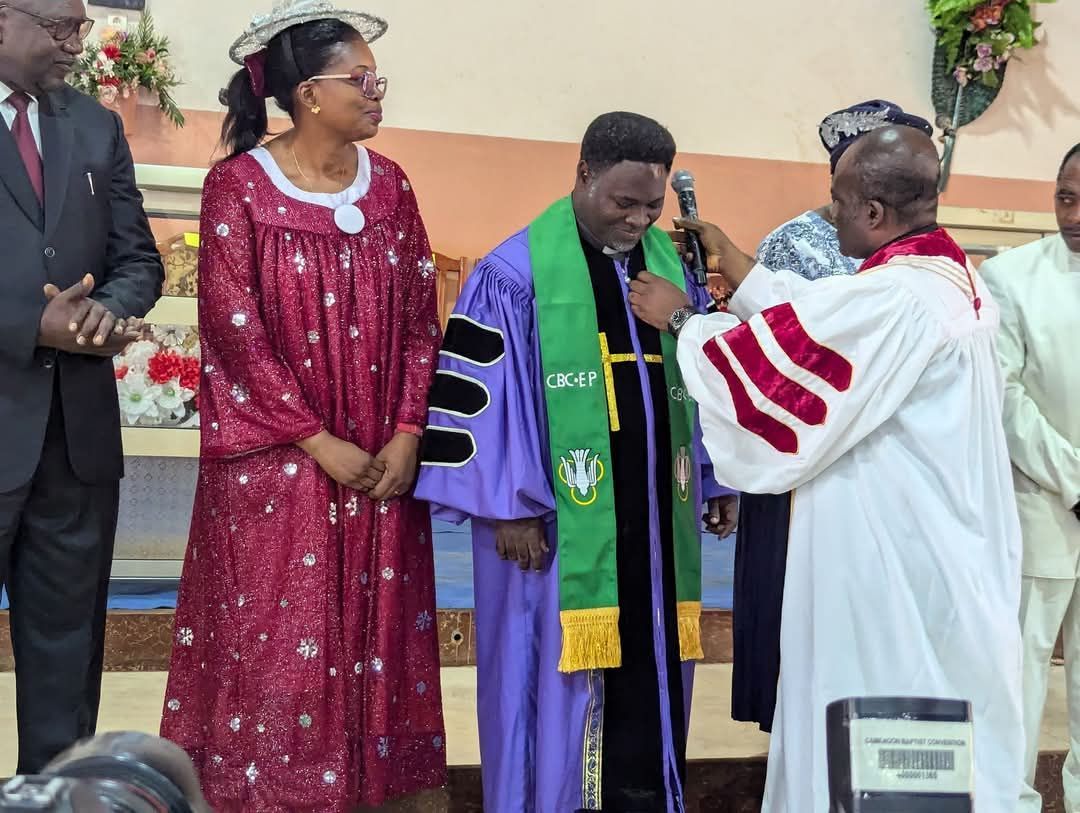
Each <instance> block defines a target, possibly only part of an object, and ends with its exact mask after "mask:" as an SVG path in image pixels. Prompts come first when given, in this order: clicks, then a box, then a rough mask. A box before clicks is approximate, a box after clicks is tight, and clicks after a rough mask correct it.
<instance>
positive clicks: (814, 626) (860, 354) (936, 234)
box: [631, 127, 1023, 813]
mask: <svg viewBox="0 0 1080 813" xmlns="http://www.w3.org/2000/svg"><path fill="white" fill-rule="evenodd" d="M937 178H938V164H937V154H936V151H935V150H934V146H933V142H932V141H931V140H930V138H929V137H928V136H926V135H925V134H923V133H920V132H917V131H916V130H913V129H911V128H907V127H887V128H882V129H880V130H876V131H875V132H873V133H870V134H868V135H866V136H864V137H863V138H862V139H860V140H859V141H858V142H857V143H856V144H855V145H854V146H853V147H852V148H851V149H850V150H848V152H847V153H846V154H845V155H844V157H843V158H842V159H841V161H840V164H839V165H838V167H837V171H836V174H835V176H834V179H833V215H834V219H835V222H836V226H837V229H838V232H839V238H840V244H841V249H842V251H843V252H844V254H846V255H848V256H853V257H869V259H867V260H866V261H865V262H864V264H863V266H862V268H861V271H860V273H859V274H857V275H856V276H854V277H834V278H830V279H826V280H818V281H814V282H808V281H806V280H803V279H801V278H800V277H798V276H796V275H795V274H792V273H790V272H788V271H785V270H782V269H779V270H777V271H776V272H775V273H770V271H769V269H766V268H763V267H760V266H755V264H754V260H753V259H751V258H750V257H748V256H746V255H745V254H743V253H742V252H741V251H739V250H738V249H736V248H735V247H734V246H733V245H732V244H731V243H730V241H729V240H728V239H727V237H726V236H724V235H723V233H722V232H721V231H720V230H719V229H717V228H716V227H715V226H710V225H707V224H701V223H696V222H681V221H680V222H677V225H679V226H681V227H683V228H686V229H688V230H691V231H695V232H698V233H699V235H700V237H701V239H702V242H703V245H704V248H705V251H706V253H707V255H708V257H709V265H710V270H712V271H713V272H719V273H721V274H723V275H724V277H725V279H726V281H727V282H728V284H729V285H730V286H731V287H732V288H733V289H736V293H735V295H734V297H733V298H732V300H731V303H730V311H731V312H730V313H727V314H715V315H711V316H706V315H688V314H687V312H686V311H685V310H684V309H683V306H685V305H686V300H685V296H683V295H679V294H677V293H676V292H674V291H673V290H672V289H671V288H669V287H667V286H666V285H663V284H661V283H660V281H659V280H657V279H656V278H655V277H652V276H639V277H638V281H636V282H635V284H634V286H633V287H634V289H635V290H634V293H633V294H632V295H631V302H632V303H633V306H634V309H635V312H636V313H637V314H638V315H639V316H640V317H641V318H643V319H644V320H646V321H648V322H650V323H652V324H654V325H656V324H668V325H669V329H672V330H673V332H676V333H678V335H679V362H680V366H681V367H682V371H683V376H684V377H685V380H686V385H687V388H688V390H689V391H690V394H691V395H692V396H693V397H694V398H695V400H697V402H698V404H699V406H700V415H701V423H702V428H703V430H704V433H705V444H706V447H707V448H708V451H709V455H710V457H711V459H712V461H713V463H714V465H715V467H716V473H717V477H719V478H720V479H721V480H723V481H724V482H726V483H729V484H730V485H731V486H732V487H733V488H736V489H739V490H740V491H749V492H754V493H780V492H784V491H788V490H794V491H795V497H794V504H793V507H792V520H791V533H790V543H789V551H788V562H787V573H788V575H787V582H786V585H785V590H784V606H783V618H782V630H781V660H782V662H783V669H782V670H781V674H780V686H779V699H778V703H777V710H776V720H775V723H774V729H773V737H772V742H771V746H770V751H769V774H768V780H767V783H766V791H765V803H764V807H763V810H764V811H765V812H766V813H825V811H827V810H828V809H829V786H828V774H827V755H826V728H825V710H826V707H827V706H828V704H829V703H831V702H833V701H835V700H839V699H843V698H849V697H868V696H870V697H888V696H900V697H931V698H950V699H960V700H967V701H969V702H970V703H971V706H972V713H973V719H974V730H975V754H974V759H975V780H974V784H975V787H974V792H975V796H976V798H977V800H978V801H977V804H976V810H977V811H978V813H1014V809H1015V806H1016V800H1017V798H1018V795H1019V792H1020V786H1021V783H1022V778H1023V765H1022V762H1023V742H1022V737H1023V732H1022V721H1021V707H1020V630H1019V624H1018V622H1017V613H1018V608H1019V603H1020V528H1019V523H1018V521H1017V516H1016V506H1015V501H1014V499H1013V495H1012V480H1011V476H1010V471H1009V457H1008V451H1007V449H1006V442H1005V434H1004V431H1003V429H1002V425H1001V414H1002V378H1001V371H1000V369H999V367H998V363H997V357H996V354H995V348H994V342H995V334H996V331H997V327H998V311H997V307H996V306H995V305H994V303H993V301H992V299H991V298H990V296H989V294H988V293H987V292H986V290H984V288H983V285H982V284H981V283H980V282H979V281H978V279H977V278H976V276H975V273H974V271H973V270H972V269H971V267H970V265H969V263H968V261H967V258H966V256H965V255H964V253H963V251H962V250H961V249H960V248H959V247H958V246H957V245H956V243H954V242H953V241H952V239H951V238H949V237H948V235H947V234H945V232H944V231H943V230H941V229H940V228H938V227H937V225H936V213H937Z"/></svg>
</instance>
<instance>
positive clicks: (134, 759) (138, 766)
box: [0, 733, 209, 813]
mask: <svg viewBox="0 0 1080 813" xmlns="http://www.w3.org/2000/svg"><path fill="white" fill-rule="evenodd" d="M38 811H45V812H46V813H69V811H70V813H206V812H207V811H209V807H207V806H206V802H205V801H204V800H203V798H202V794H201V791H200V790H199V785H198V779H197V777H196V774H195V769H194V766H192V764H191V760H190V759H189V758H188V757H187V755H186V754H185V753H184V752H183V751H182V750H181V749H180V748H179V747H178V746H176V745H173V744H172V743H170V742H167V741H166V740H162V739H159V738H157V737H151V736H149V735H145V734H133V733H120V734H106V735H103V736H101V737H97V738H94V739H92V740H88V741H87V742H85V743H80V744H79V745H76V746H75V747H74V748H72V749H71V750H69V751H67V752H66V753H65V754H63V755H61V756H60V757H58V758H57V759H56V760H54V761H53V762H51V763H49V765H48V766H47V767H46V768H45V770H44V771H43V772H42V773H41V774H39V775H36V776H16V777H15V778H14V779H11V780H9V781H8V782H7V783H6V784H5V785H4V786H3V787H2V788H0V813H38Z"/></svg>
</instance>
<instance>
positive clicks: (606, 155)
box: [581, 112, 675, 172]
mask: <svg viewBox="0 0 1080 813" xmlns="http://www.w3.org/2000/svg"><path fill="white" fill-rule="evenodd" d="M581 160H582V161H584V162H585V163H586V164H588V165H589V168H590V169H591V170H592V171H593V172H603V171H604V170H606V169H610V168H611V167H613V166H615V165H616V164H618V163H621V162H623V161H633V162H635V163H640V164H663V165H664V167H665V168H666V169H667V170H668V171H670V170H671V165H672V164H673V163H674V162H675V139H674V138H673V137H672V135H671V133H669V132H668V130H667V128H666V127H664V126H663V125H662V124H660V123H659V122H657V121H654V120H653V119H650V118H649V117H648V116H642V115H640V114H638V113H623V112H615V113H605V114H604V115H602V116H600V117H599V118H597V119H596V120H595V121H594V122H593V123H592V124H590V125H589V129H588V130H586V131H585V137H584V138H583V139H582V141H581Z"/></svg>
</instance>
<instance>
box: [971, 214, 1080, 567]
mask: <svg viewBox="0 0 1080 813" xmlns="http://www.w3.org/2000/svg"><path fill="white" fill-rule="evenodd" d="M979 272H980V274H981V275H982V277H983V279H985V280H986V283H987V285H988V286H989V287H990V289H991V291H992V292H993V295H994V298H995V299H996V300H997V302H998V306H999V307H1000V308H1001V331H1000V333H999V335H998V354H999V355H1000V357H1001V363H1002V365H1003V367H1004V368H1005V433H1006V435H1007V436H1008V440H1009V451H1010V453H1011V454H1012V462H1013V472H1014V477H1013V479H1014V480H1015V484H1016V503H1017V508H1018V509H1019V510H1020V524H1021V526H1022V527H1023V531H1024V575H1025V576H1032V577H1035V578H1043V579H1073V578H1076V577H1077V576H1080V521H1077V518H1076V517H1075V516H1074V515H1073V512H1072V510H1071V509H1072V507H1073V506H1074V505H1076V504H1077V503H1078V502H1080V373H1078V372H1077V369H1076V350H1075V343H1074V337H1075V335H1076V314H1077V312H1078V311H1080V255H1078V254H1074V253H1072V252H1070V251H1069V249H1068V247H1067V246H1066V245H1065V241H1064V240H1063V239H1062V238H1061V236H1060V235H1054V236H1053V237H1047V238H1044V239H1042V240H1039V241H1037V242H1035V243H1030V244H1029V245H1026V246H1022V247H1020V248H1014V249H1012V250H1011V251H1008V252H1006V253H1004V254H1002V255H1000V256H998V257H994V258H992V259H989V260H987V261H986V262H984V263H983V264H982V267H981V268H980V269H979Z"/></svg>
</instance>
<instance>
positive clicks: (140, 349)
mask: <svg viewBox="0 0 1080 813" xmlns="http://www.w3.org/2000/svg"><path fill="white" fill-rule="evenodd" d="M159 349H160V348H159V347H158V346H157V345H156V344H155V343H154V342H152V341H149V340H147V339H143V340H142V341H138V342H134V343H132V344H131V345H130V346H129V347H128V349H127V351H126V352H125V353H124V355H123V359H122V360H123V363H124V364H126V365H127V367H128V369H129V370H132V371H134V372H137V373H145V372H146V367H147V365H148V364H149V363H150V357H151V356H153V355H154V354H155V353H157V352H158V350H159Z"/></svg>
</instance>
